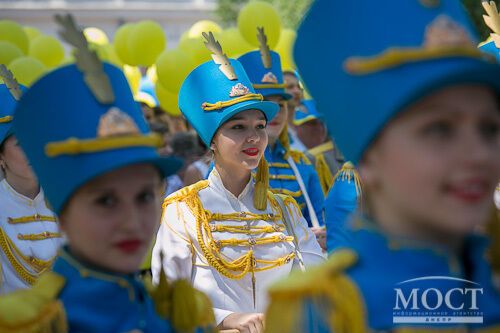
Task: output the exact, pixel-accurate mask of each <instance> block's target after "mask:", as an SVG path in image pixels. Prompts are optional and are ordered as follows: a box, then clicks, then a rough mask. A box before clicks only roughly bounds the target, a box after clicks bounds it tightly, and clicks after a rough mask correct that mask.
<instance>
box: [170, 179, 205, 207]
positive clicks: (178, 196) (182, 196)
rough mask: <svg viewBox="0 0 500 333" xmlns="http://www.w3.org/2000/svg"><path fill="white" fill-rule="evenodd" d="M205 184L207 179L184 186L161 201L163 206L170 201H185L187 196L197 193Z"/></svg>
mask: <svg viewBox="0 0 500 333" xmlns="http://www.w3.org/2000/svg"><path fill="white" fill-rule="evenodd" d="M207 186H208V180H200V181H199V182H197V183H194V184H192V185H189V186H186V187H184V188H182V189H180V190H179V191H177V192H175V193H173V194H171V195H169V196H168V197H167V198H165V200H164V201H163V208H165V207H167V206H168V205H170V204H171V203H172V202H179V201H185V200H186V199H187V198H189V197H191V196H193V195H197V194H198V192H199V191H201V190H203V189H204V188H206V187H207Z"/></svg>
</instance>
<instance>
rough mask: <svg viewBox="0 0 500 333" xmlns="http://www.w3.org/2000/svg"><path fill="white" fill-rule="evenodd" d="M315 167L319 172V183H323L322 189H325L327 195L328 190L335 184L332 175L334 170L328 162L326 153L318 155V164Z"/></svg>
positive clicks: (324, 192)
mask: <svg viewBox="0 0 500 333" xmlns="http://www.w3.org/2000/svg"><path fill="white" fill-rule="evenodd" d="M314 167H315V169H316V173H317V174H318V178H319V183H320V185H321V189H322V190H323V194H324V195H327V194H328V191H329V190H330V188H331V187H332V185H333V182H334V177H333V175H332V172H331V171H330V167H329V166H328V163H326V160H325V156H324V155H318V156H316V165H315V166H314Z"/></svg>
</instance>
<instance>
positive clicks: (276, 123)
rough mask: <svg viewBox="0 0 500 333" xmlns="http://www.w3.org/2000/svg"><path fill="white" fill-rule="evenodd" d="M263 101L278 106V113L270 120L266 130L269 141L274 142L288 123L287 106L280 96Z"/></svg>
mask: <svg viewBox="0 0 500 333" xmlns="http://www.w3.org/2000/svg"><path fill="white" fill-rule="evenodd" d="M265 99H266V101H270V102H274V103H277V104H278V105H279V106H280V110H279V112H278V113H277V114H276V116H275V117H274V118H273V119H271V121H270V122H269V123H268V124H267V128H266V131H267V135H268V136H269V141H270V142H275V141H276V139H278V137H279V136H280V133H281V131H283V128H285V125H286V124H287V122H288V120H287V116H288V106H287V103H286V101H285V99H284V98H283V97H281V96H268V97H266V98H265Z"/></svg>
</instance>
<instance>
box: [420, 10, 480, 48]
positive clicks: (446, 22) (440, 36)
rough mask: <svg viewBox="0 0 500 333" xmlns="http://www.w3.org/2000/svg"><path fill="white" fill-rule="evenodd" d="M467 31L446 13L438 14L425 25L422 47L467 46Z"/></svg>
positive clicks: (469, 42) (468, 41)
mask: <svg viewBox="0 0 500 333" xmlns="http://www.w3.org/2000/svg"><path fill="white" fill-rule="evenodd" d="M472 44H473V42H472V40H471V38H470V36H469V34H468V33H467V31H466V30H465V29H464V28H463V27H462V26H461V25H459V24H458V23H456V22H455V21H453V20H452V19H451V18H450V17H448V16H446V15H439V16H438V17H436V18H435V19H434V21H432V23H431V24H429V25H428V26H427V29H426V31H425V40H424V47H445V46H464V45H466V46H469V45H472Z"/></svg>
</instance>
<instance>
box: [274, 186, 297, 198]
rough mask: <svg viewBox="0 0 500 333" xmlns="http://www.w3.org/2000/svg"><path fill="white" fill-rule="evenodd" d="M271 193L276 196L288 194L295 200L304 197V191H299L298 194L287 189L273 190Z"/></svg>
mask: <svg viewBox="0 0 500 333" xmlns="http://www.w3.org/2000/svg"><path fill="white" fill-rule="evenodd" d="M271 192H273V193H276V194H286V195H289V196H291V197H294V198H298V197H300V196H301V195H302V190H298V191H296V192H293V191H290V190H287V189H286V188H272V189H271Z"/></svg>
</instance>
